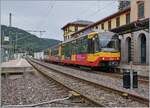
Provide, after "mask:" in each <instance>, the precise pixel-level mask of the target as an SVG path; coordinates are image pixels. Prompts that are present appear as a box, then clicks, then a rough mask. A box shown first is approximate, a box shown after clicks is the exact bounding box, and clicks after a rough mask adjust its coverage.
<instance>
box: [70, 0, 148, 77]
mask: <svg viewBox="0 0 150 108" xmlns="http://www.w3.org/2000/svg"><path fill="white" fill-rule="evenodd" d="M149 10H150V0H131V4H130V6H129V7H126V8H125V9H123V10H120V11H118V12H116V13H114V14H112V15H110V16H107V17H105V18H104V19H101V20H99V21H97V22H95V23H92V24H90V25H88V26H86V27H84V28H83V29H81V30H78V31H77V32H74V33H72V34H71V35H70V37H71V38H74V37H78V36H80V35H83V34H88V33H89V32H91V31H99V32H101V31H107V30H109V31H112V32H115V33H117V34H119V39H120V42H121V63H120V66H119V67H118V68H119V69H120V70H122V69H128V68H130V63H131V62H132V64H133V69H135V71H138V73H139V74H140V75H143V76H148V65H149V17H150V14H149Z"/></svg>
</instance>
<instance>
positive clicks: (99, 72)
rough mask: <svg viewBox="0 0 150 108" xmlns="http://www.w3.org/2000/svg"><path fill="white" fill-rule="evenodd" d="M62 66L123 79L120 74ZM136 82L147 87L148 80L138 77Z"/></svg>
mask: <svg viewBox="0 0 150 108" xmlns="http://www.w3.org/2000/svg"><path fill="white" fill-rule="evenodd" d="M58 65H60V66H62V65H61V64H58ZM63 66H64V67H66V68H68V67H69V68H72V69H76V70H81V71H84V72H90V73H93V74H97V75H103V76H108V77H112V78H117V79H123V74H122V73H114V72H108V71H107V72H106V71H101V70H98V71H96V70H92V69H80V68H79V67H76V66H71V65H68V66H65V65H63ZM112 73H113V74H112ZM138 82H139V83H142V84H145V85H147V86H148V84H149V78H148V77H144V76H138Z"/></svg>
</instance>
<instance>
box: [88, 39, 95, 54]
mask: <svg viewBox="0 0 150 108" xmlns="http://www.w3.org/2000/svg"><path fill="white" fill-rule="evenodd" d="M88 53H89V54H92V53H94V41H93V38H90V39H88Z"/></svg>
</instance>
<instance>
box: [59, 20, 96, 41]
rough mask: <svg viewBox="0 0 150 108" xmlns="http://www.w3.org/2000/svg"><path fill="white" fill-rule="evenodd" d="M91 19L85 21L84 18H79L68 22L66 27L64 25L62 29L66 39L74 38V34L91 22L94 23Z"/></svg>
mask: <svg viewBox="0 0 150 108" xmlns="http://www.w3.org/2000/svg"><path fill="white" fill-rule="evenodd" d="M92 23H93V22H91V21H84V20H77V21H74V22H71V23H68V24H66V25H65V26H64V27H62V30H63V32H64V34H63V37H64V41H66V40H68V39H70V38H72V34H73V33H75V32H77V31H79V30H81V29H83V28H85V27H86V26H88V25H89V24H92Z"/></svg>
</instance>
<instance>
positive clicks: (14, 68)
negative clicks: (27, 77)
mask: <svg viewBox="0 0 150 108" xmlns="http://www.w3.org/2000/svg"><path fill="white" fill-rule="evenodd" d="M0 67H1V73H2V74H3V73H24V72H31V71H33V68H32V66H31V65H30V64H29V63H28V62H27V61H26V60H25V59H17V60H10V61H8V62H3V63H2V64H1V65H0Z"/></svg>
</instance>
